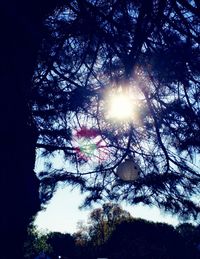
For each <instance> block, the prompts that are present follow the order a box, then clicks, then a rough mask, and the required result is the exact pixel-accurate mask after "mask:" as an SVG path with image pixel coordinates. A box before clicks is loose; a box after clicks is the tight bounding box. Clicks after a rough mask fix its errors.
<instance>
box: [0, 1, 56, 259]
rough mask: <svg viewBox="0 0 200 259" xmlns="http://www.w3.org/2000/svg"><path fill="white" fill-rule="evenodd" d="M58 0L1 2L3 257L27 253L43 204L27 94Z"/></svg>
mask: <svg viewBox="0 0 200 259" xmlns="http://www.w3.org/2000/svg"><path fill="white" fill-rule="evenodd" d="M52 2H53V3H52ZM54 2H57V1H20V0H19V1H15V0H11V1H7V3H6V1H5V2H3V3H2V2H1V3H0V24H1V25H0V27H1V28H0V29H1V30H0V33H1V36H0V52H1V54H0V87H1V92H0V120H1V126H0V146H1V153H0V183H1V189H0V197H1V216H0V231H1V246H2V247H1V250H0V257H1V258H2V259H13V258H15V259H22V258H23V242H24V237H25V233H26V228H27V224H28V223H29V221H30V219H31V217H32V216H33V215H34V214H35V213H36V212H37V211H38V210H39V208H40V203H39V196H38V187H39V181H38V180H37V178H36V176H35V174H34V172H33V169H34V163H35V144H36V138H37V135H36V131H35V129H34V127H33V125H32V122H31V112H30V110H29V106H28V99H29V93H30V88H31V78H32V75H33V72H34V68H35V64H36V58H37V51H38V48H39V45H40V42H41V38H42V37H41V35H42V18H43V17H44V15H45V13H48V11H49V10H50V8H52V7H53V5H54V4H55V3H54ZM45 8H46V9H45Z"/></svg>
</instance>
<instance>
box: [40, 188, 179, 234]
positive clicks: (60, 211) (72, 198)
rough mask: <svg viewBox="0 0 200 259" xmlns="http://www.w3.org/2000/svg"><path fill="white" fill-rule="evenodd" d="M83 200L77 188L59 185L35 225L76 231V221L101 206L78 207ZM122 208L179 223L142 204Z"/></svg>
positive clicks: (140, 216) (86, 219)
mask: <svg viewBox="0 0 200 259" xmlns="http://www.w3.org/2000/svg"><path fill="white" fill-rule="evenodd" d="M83 200H84V195H83V194H80V192H79V190H78V189H72V188H69V187H66V188H65V187H63V185H62V186H60V188H58V190H57V192H56V193H55V195H54V197H53V198H52V200H51V201H50V202H49V204H48V205H47V207H46V210H44V211H41V212H39V213H38V215H37V217H36V220H35V225H36V226H37V228H38V230H40V231H41V232H50V231H58V232H62V233H71V234H73V233H74V232H76V231H77V223H78V222H80V221H84V222H85V223H87V221H88V216H89V214H90V212H91V210H92V209H94V208H95V207H101V205H100V204H96V205H95V207H93V208H90V209H79V206H80V205H81V204H82V202H83ZM120 205H121V206H122V208H123V209H125V210H127V211H129V212H130V213H131V215H132V216H133V217H135V218H143V219H147V220H150V221H154V222H165V223H168V224H172V225H177V224H179V221H178V219H177V217H175V216H172V215H168V214H164V213H162V212H161V211H160V210H159V209H157V208H149V207H147V206H146V207H145V206H142V205H137V206H131V205H127V204H125V203H123V204H120Z"/></svg>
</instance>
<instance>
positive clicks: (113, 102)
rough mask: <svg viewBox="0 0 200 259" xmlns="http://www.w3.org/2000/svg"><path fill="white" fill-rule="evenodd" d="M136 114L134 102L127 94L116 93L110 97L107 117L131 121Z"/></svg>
mask: <svg viewBox="0 0 200 259" xmlns="http://www.w3.org/2000/svg"><path fill="white" fill-rule="evenodd" d="M133 114H134V100H133V98H132V96H131V95H130V94H128V93H126V92H116V93H112V94H110V95H109V98H108V105H107V117H108V118H110V119H115V120H118V121H129V120H131V119H132V117H133Z"/></svg>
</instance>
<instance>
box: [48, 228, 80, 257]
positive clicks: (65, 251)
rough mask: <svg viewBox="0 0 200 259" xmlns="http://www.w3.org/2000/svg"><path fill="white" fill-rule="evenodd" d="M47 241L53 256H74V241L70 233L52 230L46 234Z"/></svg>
mask: <svg viewBox="0 0 200 259" xmlns="http://www.w3.org/2000/svg"><path fill="white" fill-rule="evenodd" d="M47 243H48V244H50V246H51V247H52V249H53V253H52V254H53V256H55V258H56V256H59V255H60V256H62V257H67V258H68V257H69V258H74V257H75V255H76V249H75V241H74V238H73V237H72V236H71V235H70V234H62V233H59V232H52V233H50V234H49V235H48V239H47Z"/></svg>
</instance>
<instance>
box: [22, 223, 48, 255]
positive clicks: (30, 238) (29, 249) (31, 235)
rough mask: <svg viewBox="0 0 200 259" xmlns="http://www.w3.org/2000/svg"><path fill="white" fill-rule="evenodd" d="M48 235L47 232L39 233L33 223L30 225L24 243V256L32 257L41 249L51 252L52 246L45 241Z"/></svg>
mask: <svg viewBox="0 0 200 259" xmlns="http://www.w3.org/2000/svg"><path fill="white" fill-rule="evenodd" d="M48 237H49V235H48V234H44V233H40V232H39V231H38V230H37V229H36V227H35V226H34V225H30V226H29V228H28V235H27V238H26V240H25V243H24V258H27V259H32V258H34V257H36V256H37V255H38V254H39V253H40V252H42V251H44V252H45V253H47V254H50V253H52V247H51V246H50V245H49V244H48V243H47V240H48Z"/></svg>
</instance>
